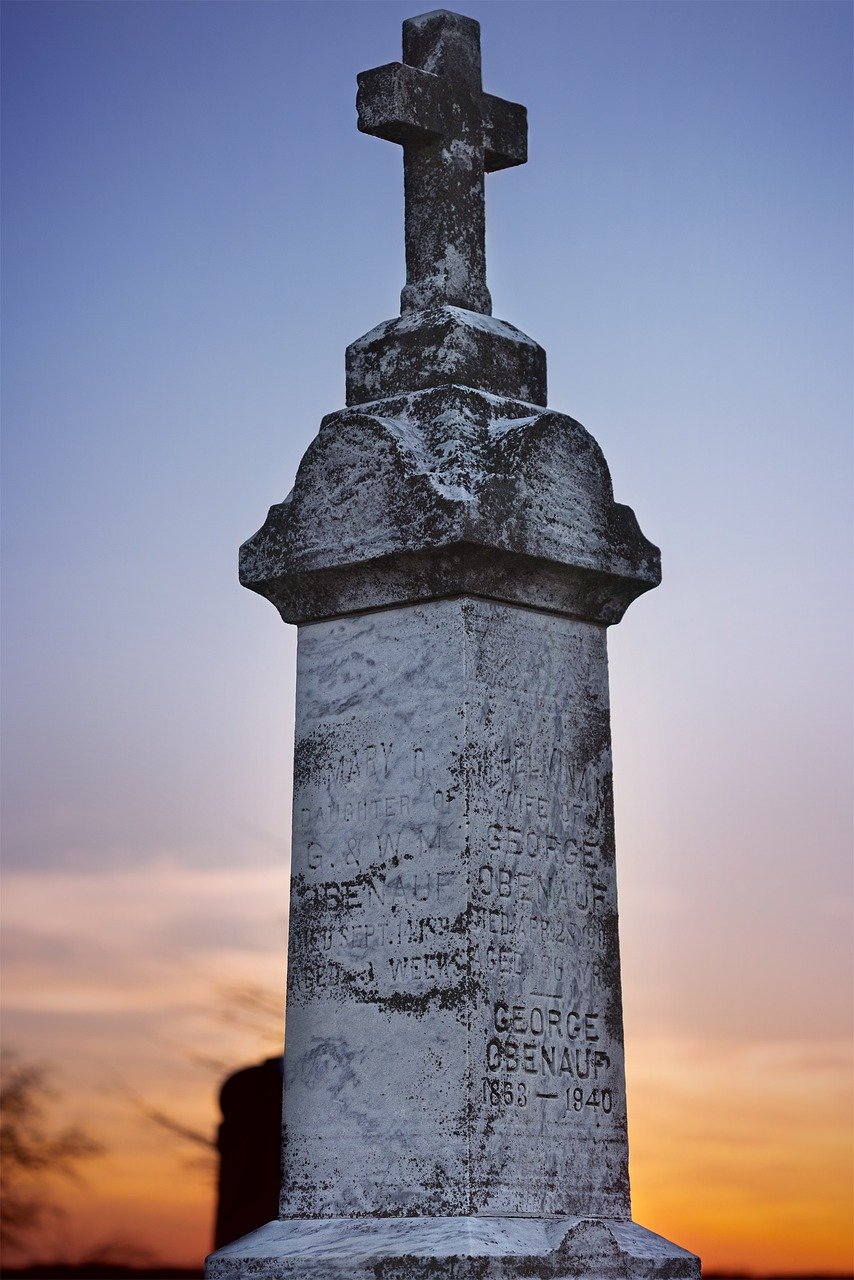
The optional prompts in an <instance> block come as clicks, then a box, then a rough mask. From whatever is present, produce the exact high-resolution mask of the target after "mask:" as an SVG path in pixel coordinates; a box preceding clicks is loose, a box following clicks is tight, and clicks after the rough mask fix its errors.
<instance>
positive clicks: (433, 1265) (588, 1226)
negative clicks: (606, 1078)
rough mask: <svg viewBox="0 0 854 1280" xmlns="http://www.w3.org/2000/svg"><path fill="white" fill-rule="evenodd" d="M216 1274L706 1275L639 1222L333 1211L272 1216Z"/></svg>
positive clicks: (407, 1278)
mask: <svg viewBox="0 0 854 1280" xmlns="http://www.w3.org/2000/svg"><path fill="white" fill-rule="evenodd" d="M206 1274H207V1276H208V1280H234V1278H235V1277H241V1280H242V1278H243V1277H245V1280H250V1277H251V1278H252V1280H282V1277H286V1276H288V1277H299V1280H569V1277H573V1278H577V1277H596V1280H682V1278H685V1277H693V1278H694V1280H699V1267H698V1265H697V1259H696V1257H695V1256H694V1254H692V1253H688V1252H687V1251H686V1250H685V1249H680V1248H679V1247H678V1246H677V1245H674V1244H671V1243H670V1241H669V1240H665V1239H664V1238H663V1237H662V1236H658V1235H655V1234H654V1232H652V1231H647V1230H646V1228H645V1227H640V1226H638V1225H637V1224H636V1223H634V1222H619V1221H605V1220H601V1219H600V1220H599V1221H596V1222H593V1221H590V1220H589V1219H588V1220H585V1219H579V1218H553V1219H551V1220H544V1219H541V1218H540V1219H532V1218H516V1217H508V1218H500V1217H495V1218H472V1217H451V1218H441V1217H439V1218H380V1219H378V1218H370V1219H358V1218H355V1219H354V1218H327V1219H325V1220H317V1219H315V1220H313V1221H298V1220H294V1219H291V1220H290V1221H288V1222H269V1223H267V1225H266V1226H264V1227H262V1228H261V1229H260V1230H259V1231H254V1232H253V1233H252V1235H249V1236H244V1238H243V1239H242V1240H237V1241H235V1243H234V1244H231V1245H227V1246H226V1248H224V1249H222V1250H220V1252H219V1253H218V1254H216V1255H214V1256H213V1258H212V1259H210V1260H209V1261H208V1266H207V1273H206Z"/></svg>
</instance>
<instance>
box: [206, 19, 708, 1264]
mask: <svg viewBox="0 0 854 1280" xmlns="http://www.w3.org/2000/svg"><path fill="white" fill-rule="evenodd" d="M403 55H404V56H403V62H402V63H393V64H391V65H388V66H383V67H379V68H377V69H375V70H373V71H368V72H365V73H363V74H362V75H360V76H359V92H358V114H359V128H360V129H361V130H362V131H363V132H364V133H368V134H373V135H375V136H378V137H380V138H386V139H389V140H391V141H393V142H397V143H400V144H401V145H402V147H403V157H404V178H405V191H406V285H405V287H404V289H403V293H402V297H401V314H400V316H399V317H397V318H395V319H393V320H390V321H387V322H386V323H384V324H381V325H379V327H378V328H376V329H373V330H372V331H371V332H370V333H368V334H366V335H365V337H363V338H361V339H359V340H358V341H356V342H354V343H353V344H352V346H351V347H350V348H349V349H348V351H347V407H346V408H345V409H342V410H339V411H338V412H336V413H333V414H330V415H329V416H328V417H327V418H325V419H324V420H323V422H322V424H321V427H320V431H319V433H318V435H317V436H316V438H315V439H314V441H313V443H312V444H311V445H310V446H309V448H308V450H307V452H306V454H305V457H304V458H303V461H302V463H301V465H300V468H299V471H298V473H297V477H296V482H295V484H294V488H293V491H292V493H291V494H290V495H289V497H287V498H286V499H285V501H284V502H282V503H281V504H279V505H278V506H274V507H272V508H271V510H270V513H269V516H268V518H267V520H266V522H265V524H264V526H263V528H262V529H261V530H260V531H259V532H258V533H257V534H256V535H255V536H254V537H253V538H251V539H250V540H249V541H248V542H247V543H246V544H245V545H244V546H243V548H242V550H241V560H240V565H241V581H242V582H243V583H244V585H245V586H247V587H250V588H251V589H252V590H254V591H257V592H259V593H260V594H261V595H264V596H266V597H267V598H268V599H269V600H271V601H272V602H273V604H275V606H276V608H277V609H278V610H279V612H280V613H281V615H282V617H283V619H284V620H285V621H286V622H290V623H296V624H297V625H298V626H299V650H298V664H297V711H296V754H295V777H294V825H293V870H292V881H291V923H290V941H289V952H288V1003H287V1037H286V1046H287V1048H286V1055H285V1086H284V1120H283V1174H282V1192H281V1201H280V1210H279V1218H278V1219H277V1220H276V1221H274V1222H270V1223H268V1224H267V1225H266V1226H265V1227H262V1228H261V1229H260V1230H259V1231H256V1232H254V1233H252V1234H251V1235H249V1236H246V1237H244V1238H243V1239H242V1240H240V1241H237V1242H236V1243H234V1244H231V1245H229V1246H226V1247H225V1248H223V1249H221V1250H219V1252H217V1253H216V1254H213V1255H212V1256H211V1258H210V1259H209V1260H208V1264H207V1274H208V1276H209V1277H210V1278H211V1280H213V1278H214V1277H223V1278H225V1277H228V1280H236V1278H237V1277H250V1276H251V1277H269V1278H271V1280H272V1278H273V1277H285V1276H289V1277H291V1276H293V1277H300V1278H302V1277H312V1278H314V1280H369V1278H370V1280H377V1278H378V1277H382V1278H384V1280H391V1278H392V1277H394V1280H415V1278H416V1277H417V1278H418V1280H426V1277H432V1278H439V1277H441V1278H443V1280H451V1278H452V1277H453V1280H475V1277H477V1278H479V1280H494V1278H495V1277H523V1276H526V1277H546V1276H548V1277H568V1276H575V1277H591V1278H592V1277H623V1276H624V1277H662V1278H663V1277H668V1278H671V1280H696V1278H697V1277H699V1262H698V1260H697V1259H696V1258H695V1257H694V1255H693V1254H690V1253H687V1252H686V1251H685V1250H683V1249H680V1248H678V1247H677V1246H676V1245H673V1244H670V1243H669V1242H668V1241H666V1240H664V1239H662V1238H661V1237H660V1236H657V1235H653V1234H652V1233H651V1232H649V1231H647V1230H645V1229H644V1228H643V1227H640V1226H637V1225H636V1224H635V1223H633V1222H632V1220H631V1206H630V1200H629V1180H628V1151H627V1136H626V1093H625V1080H624V1070H623V1024H622V1008H621V994H620V959H619V942H618V936H617V902H616V882H615V870H614V830H613V812H612V794H611V750H610V723H609V705H608V672H607V658H606V632H607V628H608V626H609V625H612V624H614V623H617V622H619V621H620V619H621V617H622V615H623V613H624V611H625V610H626V608H627V606H628V605H629V604H630V603H631V602H632V601H633V600H634V599H635V598H636V597H637V596H638V595H640V594H641V593H642V592H644V591H648V590H649V589H650V588H651V587H654V586H656V585H657V583H658V582H659V578H660V570H659V553H658V550H657V549H656V548H655V547H654V546H653V545H652V544H651V543H650V542H648V541H647V540H646V538H645V537H644V536H643V534H642V533H641V531H640V529H639V527H638V524H637V521H636V519H635V517H634V514H633V513H632V511H631V510H630V509H629V508H628V507H625V506H621V505H619V504H618V503H615V502H614V498H613V493H612V488H611V481H610V477H609V474H608V468H607V465H606V463H605V459H604V457H603V456H602V452H601V450H600V449H599V447H598V445H597V444H596V443H595V441H594V440H593V439H592V437H591V436H590V435H588V433H587V432H586V431H585V430H584V428H583V427H582V426H580V424H579V423H577V422H575V421H574V420H573V419H572V418H569V417H566V416H564V415H563V414H560V413H556V412H554V411H553V410H550V409H548V408H546V358H545V352H544V351H543V350H542V348H541V347H540V346H538V344H537V343H536V342H534V341H533V340H532V339H531V338H528V337H526V335H525V334H523V333H520V332H519V331H518V330H517V329H515V328H513V326H512V325H510V324H507V323H506V322H505V321H502V320H496V319H494V318H493V317H492V315H491V301H490V296H489V291H488V289H487V287H486V275H485V259H484V175H485V174H486V173H488V172H491V171H493V170H496V169H502V168H506V167H509V166H512V165H519V164H523V163H524V162H525V159H526V146H527V119H526V112H525V109H524V108H523V107H521V106H518V105H516V104H515V103H512V102H507V101H504V100H503V99H501V98H498V97H493V96H492V95H491V94H488V93H485V92H484V91H483V88H482V85H481V68H480V31H479V27H478V24H477V23H476V22H474V21H472V20H471V19H470V18H465V17H461V16H460V15H458V14H454V13H449V12H446V11H444V10H439V11H437V12H434V13H428V14H425V15H423V16H422V17H418V18H412V19H411V20H409V21H408V22H405V23H404V26H403ZM676 1174H677V1171H676V1170H674V1176H676Z"/></svg>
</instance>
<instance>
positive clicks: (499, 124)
mask: <svg viewBox="0 0 854 1280" xmlns="http://www.w3.org/2000/svg"><path fill="white" fill-rule="evenodd" d="M483 114H484V126H485V127H484V151H485V154H484V158H483V159H484V168H485V169H486V172H487V173H494V172H495V170H496V169H510V168H512V166H513V165H516V164H524V163H525V162H526V160H527V159H528V112H527V109H526V108H525V107H522V106H520V105H519V103H518V102H507V101H506V100H505V99H504V98H496V97H494V96H493V95H492V94H491V93H485V94H484V95H483Z"/></svg>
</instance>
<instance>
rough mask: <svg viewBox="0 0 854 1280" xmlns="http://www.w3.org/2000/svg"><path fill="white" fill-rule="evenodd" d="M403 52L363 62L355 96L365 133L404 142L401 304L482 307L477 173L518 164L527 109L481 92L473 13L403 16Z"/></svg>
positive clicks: (523, 154)
mask: <svg viewBox="0 0 854 1280" xmlns="http://www.w3.org/2000/svg"><path fill="white" fill-rule="evenodd" d="M403 58H404V61H403V63H399V62H394V63H389V64H388V65H387V66H384V67H376V68H375V69H374V70H373V71H363V72H362V74H361V75H360V76H359V77H358V81H359V92H358V97H357V100H356V106H357V110H358V115H359V128H360V129H361V130H362V132H363V133H370V134H374V135H376V136H377V137H380V138H387V139H388V140H389V141H391V142H399V143H401V145H402V146H403V177H404V195H405V203H406V286H405V287H404V290H403V293H402V294H401V309H402V311H404V312H407V311H422V310H424V309H425V308H427V307H434V306H441V305H449V306H453V307H464V308H466V309H468V310H471V311H481V312H485V313H487V314H488V313H489V312H490V311H491V310H492V303H491V299H490V297H489V290H488V289H487V287H486V255H485V249H484V235H485V222H484V191H483V175H484V172H485V171H486V170H494V169H505V168H508V167H509V166H511V165H517V164H524V163H525V161H526V160H527V157H528V152H527V138H528V117H527V112H526V110H525V108H524V107H522V106H519V104H518V103H515V102H505V101H504V100H503V99H501V98H495V97H493V96H492V95H491V94H485V93H484V92H483V89H482V87H481V74H480V25H479V24H478V23H477V22H475V21H474V19H473V18H465V17H463V16H462V14H459V13H450V12H448V10H446V9H437V10H435V11H434V12H432V13H425V14H422V15H421V16H420V17H418V18H410V19H409V20H408V21H406V22H404V24H403ZM408 389H410V390H411V389H412V388H411V387H410V388H408Z"/></svg>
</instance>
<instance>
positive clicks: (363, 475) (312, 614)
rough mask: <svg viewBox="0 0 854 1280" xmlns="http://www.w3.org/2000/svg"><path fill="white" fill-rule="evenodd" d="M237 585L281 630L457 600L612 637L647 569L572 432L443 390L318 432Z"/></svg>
mask: <svg viewBox="0 0 854 1280" xmlns="http://www.w3.org/2000/svg"><path fill="white" fill-rule="evenodd" d="M240 580H241V582H242V583H243V585H244V586H246V587H249V588H251V589H252V590H253V591H257V592H258V593H259V594H261V595H263V596H266V597H267V598H268V599H269V600H271V601H272V602H273V603H274V604H275V605H276V607H277V608H278V609H279V611H280V612H281V615H282V617H283V618H284V619H285V621H286V622H307V621H311V620H314V619H318V618H324V617H333V616H335V615H336V614H342V613H352V612H356V611H359V610H363V609H369V608H380V607H386V606H389V605H395V604H401V603H406V602H408V601H415V600H423V599H431V598H435V597H437V596H448V595H455V594H469V595H479V596H485V597H488V598H490V599H496V600H505V601H508V602H512V603H516V604H527V605H530V606H532V607H534V608H540V609H549V610H552V611H554V612H557V613H564V614H569V615H572V616H575V617H580V618H587V619H589V620H591V621H595V622H604V623H613V622H617V621H619V619H620V618H621V617H622V615H623V612H624V611H625V609H626V608H627V607H628V605H629V604H630V603H631V601H632V600H634V599H635V598H636V597H637V596H638V595H640V594H641V593H642V592H644V591H648V590H649V589H650V588H651V587H654V586H656V585H657V583H658V582H659V580H660V561H659V552H658V549H657V548H656V547H654V546H653V545H652V543H650V542H648V541H647V539H646V538H644V536H643V534H642V533H641V531H640V529H639V528H638V524H637V520H636V519H635V516H634V513H633V512H632V511H631V509H630V508H629V507H626V506H622V505H621V504H619V503H616V502H614V498H613V491H612V487H611V479H610V475H609V473H608V467H607V464H606V462H605V459H604V457H603V455H602V451H601V449H600V448H599V446H598V445H597V444H596V442H595V440H594V439H593V437H592V436H590V435H589V434H588V432H586V431H585V430H584V428H583V427H582V426H581V425H580V423H578V422H575V421H574V419H572V418H569V417H567V416H566V415H565V414H560V413H555V412H552V411H548V410H542V409H539V408H537V407H536V406H533V405H529V404H523V403H520V402H517V401H511V400H508V399H502V398H497V397H495V396H490V395H486V394H484V393H483V392H476V391H472V390H470V389H467V388H461V387H446V388H441V389H435V390H428V391H423V392H420V393H415V394H412V395H405V396H399V397H396V398H393V399H389V400H384V401H381V402H378V403H376V404H373V405H364V406H361V407H359V408H353V409H345V410H341V411H340V412H338V413H334V414H330V415H329V416H328V417H326V418H324V420H323V423H322V425H321V429H320V432H319V434H318V435H317V437H316V438H315V440H314V441H313V443H312V444H311V445H310V446H309V448H308V450H307V451H306V454H305V456H304V458H303V460H302V463H301V464H300V468H299V471H298V472H297V478H296V483H295V485H294V488H293V491H292V492H291V494H290V495H289V496H288V497H287V498H286V499H285V501H284V502H282V503H280V504H278V505H276V506H274V507H271V509H270V513H269V515H268V517H267V521H266V523H265V524H264V526H263V527H262V528H261V529H260V530H259V532H258V533H257V534H255V536H254V537H253V538H250V539H249V540H248V542H246V543H245V544H244V545H243V547H242V548H241V556H240Z"/></svg>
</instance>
